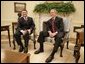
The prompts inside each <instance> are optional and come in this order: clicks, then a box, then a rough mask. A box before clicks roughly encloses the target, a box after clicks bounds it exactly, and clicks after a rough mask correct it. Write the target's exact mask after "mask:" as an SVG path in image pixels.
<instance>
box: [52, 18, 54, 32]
mask: <svg viewBox="0 0 85 64" xmlns="http://www.w3.org/2000/svg"><path fill="white" fill-rule="evenodd" d="M54 21H55V20H54V18H53V19H52V32H53V33H54V32H55V24H54Z"/></svg>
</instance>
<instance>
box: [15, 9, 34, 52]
mask: <svg viewBox="0 0 85 64" xmlns="http://www.w3.org/2000/svg"><path fill="white" fill-rule="evenodd" d="M27 13H28V12H27V10H23V11H22V16H21V17H20V18H19V19H18V26H17V29H16V32H15V34H14V38H15V40H16V42H17V43H18V45H19V46H20V49H19V52H22V51H23V50H24V53H27V52H28V42H29V35H30V34H31V33H32V32H33V29H34V27H35V24H34V21H33V19H32V18H31V17H28V16H27ZM21 35H23V39H24V46H25V47H24V46H23V43H22V42H21Z"/></svg>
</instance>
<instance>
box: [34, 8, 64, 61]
mask: <svg viewBox="0 0 85 64" xmlns="http://www.w3.org/2000/svg"><path fill="white" fill-rule="evenodd" d="M56 12H57V11H56V10H55V9H51V10H50V15H51V16H52V18H51V19H49V20H48V21H47V32H44V31H41V32H40V34H39V37H38V42H39V43H40V48H39V49H38V50H37V51H35V52H34V53H35V54H39V53H41V52H44V49H43V42H45V37H48V36H50V37H51V38H53V37H54V40H55V44H54V48H53V51H52V53H51V55H50V56H49V57H48V58H47V59H46V62H51V61H52V59H53V58H54V54H55V52H56V51H57V50H58V48H59V46H60V44H61V43H62V37H64V24H63V19H62V18H60V17H58V16H57V14H56Z"/></svg>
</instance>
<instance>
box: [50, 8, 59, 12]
mask: <svg viewBox="0 0 85 64" xmlns="http://www.w3.org/2000/svg"><path fill="white" fill-rule="evenodd" d="M51 10H54V11H55V12H56V13H58V12H57V10H56V9H54V8H53V9H51ZM51 10H50V11H51Z"/></svg>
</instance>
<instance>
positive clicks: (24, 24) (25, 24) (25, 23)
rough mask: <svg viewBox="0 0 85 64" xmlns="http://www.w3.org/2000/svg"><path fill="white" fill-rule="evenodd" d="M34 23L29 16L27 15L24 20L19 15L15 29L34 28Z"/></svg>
mask: <svg viewBox="0 0 85 64" xmlns="http://www.w3.org/2000/svg"><path fill="white" fill-rule="evenodd" d="M34 27H35V24H34V21H33V19H32V18H31V17H27V20H25V19H24V18H23V17H20V18H19V20H18V26H17V30H19V31H20V30H25V29H32V31H33V29H34Z"/></svg>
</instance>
